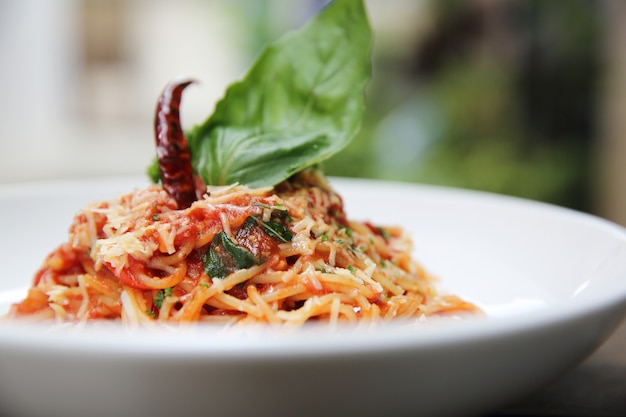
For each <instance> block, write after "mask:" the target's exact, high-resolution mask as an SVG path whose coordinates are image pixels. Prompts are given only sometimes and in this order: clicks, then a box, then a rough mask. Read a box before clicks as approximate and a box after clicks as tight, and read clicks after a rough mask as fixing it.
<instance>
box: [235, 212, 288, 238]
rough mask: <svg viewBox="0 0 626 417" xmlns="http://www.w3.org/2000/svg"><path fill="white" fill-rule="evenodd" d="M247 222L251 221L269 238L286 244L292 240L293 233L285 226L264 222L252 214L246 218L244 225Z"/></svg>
mask: <svg viewBox="0 0 626 417" xmlns="http://www.w3.org/2000/svg"><path fill="white" fill-rule="evenodd" d="M249 221H253V222H254V223H256V224H257V225H259V226H261V228H262V229H263V231H264V232H265V233H267V234H268V235H269V236H270V237H272V238H274V239H276V240H278V241H279V242H283V243H287V242H291V240H292V239H293V233H291V231H290V230H289V229H287V228H286V227H285V226H283V225H282V224H280V223H278V222H275V221H272V220H269V221H266V222H265V221H263V219H262V218H261V216H259V215H258V214H253V215H252V216H250V217H248V218H247V219H246V223H248V222H249Z"/></svg>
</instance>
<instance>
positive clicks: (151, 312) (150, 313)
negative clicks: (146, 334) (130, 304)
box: [145, 310, 157, 319]
mask: <svg viewBox="0 0 626 417" xmlns="http://www.w3.org/2000/svg"><path fill="white" fill-rule="evenodd" d="M145 313H146V315H148V316H150V317H152V318H153V319H156V318H157V316H156V314H155V313H154V311H152V310H146V311H145Z"/></svg>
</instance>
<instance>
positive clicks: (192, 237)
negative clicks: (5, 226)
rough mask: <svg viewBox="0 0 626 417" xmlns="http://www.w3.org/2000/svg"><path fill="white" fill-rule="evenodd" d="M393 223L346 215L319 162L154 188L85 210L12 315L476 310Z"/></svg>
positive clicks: (340, 315)
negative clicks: (258, 183)
mask: <svg viewBox="0 0 626 417" xmlns="http://www.w3.org/2000/svg"><path fill="white" fill-rule="evenodd" d="M411 250H412V246H411V241H410V239H409V237H408V236H407V235H406V234H405V232H404V231H403V230H402V229H401V228H398V227H377V226H374V225H372V224H371V223H368V222H357V221H352V220H349V219H348V218H347V217H346V215H345V212H344V209H343V203H342V200H341V197H340V196H339V195H338V194H337V193H335V192H334V191H333V190H332V188H331V187H330V186H329V185H328V183H327V182H326V180H325V179H324V177H323V176H322V174H320V173H319V172H318V171H315V170H307V171H304V172H301V173H300V174H298V175H297V176H295V177H294V178H292V179H290V180H288V181H285V182H283V183H281V184H279V185H277V186H276V187H274V188H263V189H250V188H248V187H245V186H241V185H233V186H229V187H209V188H208V189H207V192H206V194H205V195H204V196H203V198H201V199H199V200H198V201H195V202H194V203H193V204H192V205H191V206H190V207H189V208H186V209H178V208H177V205H176V202H175V201H174V200H173V199H172V198H171V197H169V195H168V194H167V193H166V192H165V191H164V190H163V189H162V188H161V187H159V186H156V185H153V186H150V187H148V188H146V189H140V190H136V191H134V192H132V193H129V194H126V195H123V196H121V197H119V199H117V200H114V201H110V202H98V203H94V204H92V205H90V206H88V207H86V208H84V209H83V210H82V211H81V212H79V213H78V214H77V215H76V216H75V218H74V221H73V223H72V225H71V227H70V229H69V237H68V240H67V241H66V242H65V243H63V244H61V245H60V246H59V247H58V248H57V249H56V250H54V251H53V252H52V253H50V255H49V256H48V257H47V258H46V260H45V262H44V264H43V266H42V267H41V268H40V270H39V271H38V272H37V273H36V275H35V277H34V281H33V285H32V287H31V288H30V289H29V291H28V295H27V297H26V298H25V299H24V300H23V301H21V302H19V303H16V304H14V305H13V306H12V307H11V309H10V311H9V316H10V317H33V318H37V319H55V320H57V321H79V322H81V321H91V320H104V319H114V320H121V321H123V322H125V323H130V324H141V323H148V322H155V321H157V322H214V323H269V324H292V325H301V324H304V323H307V322H310V321H328V322H329V323H331V324H336V323H338V322H343V321H347V322H353V321H363V320H365V321H371V322H376V321H379V320H385V319H390V318H416V317H424V316H430V315H437V314H450V313H459V312H472V311H476V308H475V307H474V306H473V305H472V304H470V303H467V302H465V301H463V300H461V299H459V298H457V297H454V296H444V295H441V294H439V293H438V292H437V291H436V288H435V286H434V281H433V278H432V277H431V276H430V275H429V274H428V273H427V272H426V271H425V270H424V269H423V268H422V267H421V266H420V265H419V264H418V263H416V262H415V261H414V260H412V259H411Z"/></svg>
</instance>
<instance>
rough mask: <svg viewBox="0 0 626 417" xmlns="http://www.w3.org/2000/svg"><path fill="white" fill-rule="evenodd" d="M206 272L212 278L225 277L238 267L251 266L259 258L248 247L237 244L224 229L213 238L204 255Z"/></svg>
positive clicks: (203, 260)
mask: <svg viewBox="0 0 626 417" xmlns="http://www.w3.org/2000/svg"><path fill="white" fill-rule="evenodd" d="M202 262H203V264H204V272H206V273H207V275H208V276H210V277H211V278H224V277H225V276H227V275H229V274H231V273H233V272H235V271H236V270H238V269H245V268H250V267H251V266H252V265H255V264H256V263H257V259H256V258H255V257H254V255H252V253H250V252H249V251H248V250H247V249H245V248H242V247H241V246H237V244H236V243H235V242H233V241H232V240H230V238H229V237H228V235H226V233H224V231H221V232H219V233H218V234H217V235H215V237H214V238H213V242H212V243H211V246H210V247H209V250H208V252H207V253H206V254H205V255H204V256H203V257H202Z"/></svg>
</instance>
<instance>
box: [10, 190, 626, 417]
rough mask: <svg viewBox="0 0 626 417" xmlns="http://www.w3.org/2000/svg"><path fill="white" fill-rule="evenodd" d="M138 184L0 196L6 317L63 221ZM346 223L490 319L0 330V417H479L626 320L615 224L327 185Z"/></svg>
mask: <svg viewBox="0 0 626 417" xmlns="http://www.w3.org/2000/svg"><path fill="white" fill-rule="evenodd" d="M144 182H145V181H144V180H142V179H137V178H134V179H123V178H122V179H113V180H111V179H109V180H101V181H84V182H69V183H68V182H65V183H48V184H37V185H29V186H23V185H22V186H5V187H1V188H0V230H2V234H1V235H0V254H2V255H1V256H2V268H3V273H2V279H1V280H0V313H3V312H5V311H6V310H7V309H8V305H9V304H10V303H11V302H14V301H17V300H18V299H19V298H20V297H21V296H22V295H23V293H24V289H25V288H26V287H27V286H28V285H29V283H30V279H31V276H32V274H33V272H34V271H35V270H36V269H37V267H38V266H39V265H40V263H41V261H42V260H43V258H44V256H45V255H46V254H47V253H48V252H49V251H50V250H51V249H53V248H54V247H55V246H56V245H57V244H58V243H60V242H61V241H62V240H63V239H64V238H65V233H66V230H67V227H68V226H69V224H70V221H71V219H72V216H73V214H74V213H75V212H76V211H77V210H78V209H79V208H81V207H82V206H83V205H85V204H86V203H87V202H89V201H92V200H94V199H108V198H112V197H115V196H116V195H117V194H119V193H121V192H127V191H131V190H132V189H133V188H136V187H139V186H142V185H143V184H144ZM333 182H334V184H335V185H336V188H337V189H338V190H339V191H340V193H341V194H342V195H343V197H344V201H345V204H346V209H347V212H348V215H349V216H350V217H351V218H354V219H361V220H365V219H369V220H373V221H374V222H376V223H379V224H402V225H404V226H405V227H406V228H407V229H409V230H410V231H411V233H412V235H413V237H414V241H415V246H416V250H415V255H416V257H417V259H418V260H420V261H421V263H422V264H423V265H424V266H425V267H426V268H427V269H428V270H430V271H432V272H434V273H435V274H437V275H438V276H439V277H440V279H441V288H442V290H445V291H450V292H452V293H455V294H458V295H461V296H462V297H465V298H466V299H468V300H470V301H473V302H476V303H477V304H478V305H479V306H481V307H482V308H483V309H484V310H485V311H486V313H487V317H485V318H473V319H461V320H458V319H457V320H453V319H450V320H435V321H431V322H427V323H421V324H413V325H406V324H404V323H402V324H401V323H394V324H389V325H385V326H381V327H377V328H374V329H363V328H360V329H344V328H339V329H329V328H325V327H323V328H311V329H305V330H300V331H296V332H288V331H278V330H272V329H265V328H256V329H250V330H248V331H239V332H232V331H218V330H216V329H207V328H204V327H199V328H190V329H185V330H180V329H179V330H176V329H171V328H159V329H153V330H142V331H140V330H124V329H121V328H118V327H116V326H112V327H110V328H109V327H105V328H92V327H88V328H85V329H68V328H60V329H59V328H56V329H49V328H41V327H29V326H25V325H23V324H18V325H16V324H12V323H2V324H1V325H0V415H2V416H11V415H23V416H40V415H41V416H44V415H45V416H87V415H88V416H123V415H150V416H152V417H156V416H172V415H179V414H181V415H185V416H195V415H216V416H222V417H223V416H238V417H240V416H257V417H258V416H282V415H284V416H293V415H298V416H345V415H359V416H383V415H385V416H394V415H398V416H401V415H407V416H408V415H418V414H419V415H426V416H454V415H459V416H462V415H475V414H477V413H482V412H486V411H488V410H490V409H493V408H495V407H499V406H502V405H503V404H506V403H507V402H509V401H512V400H514V399H516V398H518V397H520V396H522V395H524V394H526V393H528V392H530V391H531V390H533V389H536V388H538V387H540V386H541V385H542V384H545V383H546V382H548V381H549V380H551V379H552V378H554V377H556V376H557V375H559V374H560V373H561V372H563V371H565V370H567V369H568V368H570V367H572V366H574V365H575V364H577V363H578V362H579V361H581V360H582V359H584V358H585V357H586V356H587V355H589V354H590V353H591V352H593V350H594V349H595V348H596V347H598V346H599V345H600V344H601V343H602V342H603V341H604V340H605V339H606V338H607V337H608V335H609V334H610V333H611V332H612V331H613V330H614V328H615V327H616V326H617V325H618V324H619V322H620V321H621V319H622V318H623V317H624V314H625V312H626V233H625V231H624V230H623V229H622V228H620V227H618V226H615V225H612V224H610V223H608V222H606V221H603V220H600V219H598V218H595V217H591V216H588V215H584V214H580V213H576V212H573V211H569V210H565V209H560V208H556V207H553V206H548V205H544V204H539V203H533V202H528V201H523V200H518V199H513V198H507V197H501V196H494V195H489V194H484V193H475V192H468V191H460V190H452V189H445V188H436V187H423V186H415V185H402V184H393V183H385V182H374V181H356V180H344V179H334V180H333Z"/></svg>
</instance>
